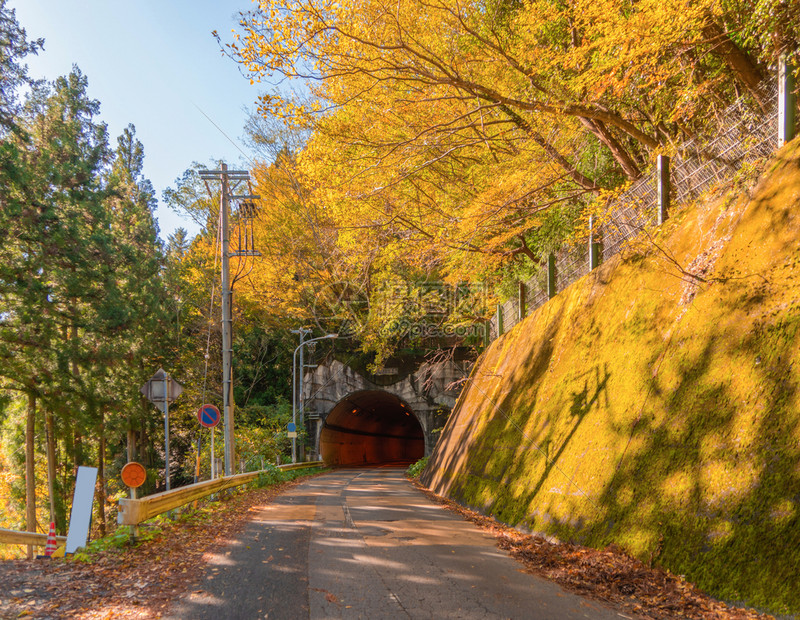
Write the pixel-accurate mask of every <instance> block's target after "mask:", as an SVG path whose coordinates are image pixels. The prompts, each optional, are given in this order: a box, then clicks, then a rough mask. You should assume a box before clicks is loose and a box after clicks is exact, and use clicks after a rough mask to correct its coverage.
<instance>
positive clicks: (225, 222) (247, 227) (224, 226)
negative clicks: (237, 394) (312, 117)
mask: <svg viewBox="0 0 800 620" xmlns="http://www.w3.org/2000/svg"><path fill="white" fill-rule="evenodd" d="M200 178H201V179H203V181H205V182H206V189H207V190H208V193H209V194H210V195H211V196H212V197H213V192H212V191H211V188H210V187H209V186H208V181H212V180H213V181H219V182H220V187H221V195H220V212H219V225H220V237H221V240H222V243H221V244H220V258H221V261H220V262H221V265H222V268H221V271H222V272H221V280H222V322H221V325H222V426H223V435H224V438H225V475H226V476H232V475H233V472H234V463H235V459H236V446H235V440H234V436H233V417H234V400H233V360H232V358H233V312H232V301H233V285H234V284H235V282H236V280H237V278H238V277H239V276H241V275H242V274H243V272H244V270H245V266H244V265H245V261H246V259H247V257H256V256H261V254H260V253H259V252H256V251H255V249H254V248H255V243H254V236H253V224H252V220H253V217H254V215H255V207H254V203H253V202H252V201H254V200H258V199H259V198H260V196H255V195H253V192H252V190H251V189H250V173H249V172H247V171H246V170H228V166H227V165H226V164H224V163H223V164H221V165H220V169H219V170H202V171H201V172H200ZM243 182H244V183H247V187H248V190H249V191H248V192H247V193H246V194H243V195H234V194H233V191H235V190H236V188H237V187H238V186H239V185H240V184H241V183H243ZM231 201H241V202H237V204H238V205H239V209H238V215H239V218H238V228H239V246H240V247H238V248H237V249H236V251H235V252H231V250H230V241H231V235H230V217H231ZM242 239H244V242H242ZM232 256H236V257H243V258H244V259H245V261H240V263H239V270H238V272H237V273H236V275H235V276H234V277H233V278H231V269H230V259H231V257H232ZM250 269H251V270H252V265H251V266H250ZM247 273H249V271H248V272H247ZM245 275H246V274H245Z"/></svg>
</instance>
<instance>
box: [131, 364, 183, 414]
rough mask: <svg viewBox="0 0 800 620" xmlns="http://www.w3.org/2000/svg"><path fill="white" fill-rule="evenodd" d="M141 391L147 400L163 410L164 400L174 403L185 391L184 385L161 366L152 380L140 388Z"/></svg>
mask: <svg viewBox="0 0 800 620" xmlns="http://www.w3.org/2000/svg"><path fill="white" fill-rule="evenodd" d="M139 391H140V392H141V393H142V394H144V395H145V397H146V398H147V400H149V401H150V402H151V403H153V404H154V405H155V406H156V407H160V408H161V409H162V410H163V404H164V402H165V401H166V402H167V403H172V402H173V401H174V400H175V399H176V398H178V396H180V395H181V392H183V386H182V385H181V384H180V383H178V382H177V381H175V379H173V378H172V377H170V376H169V375H168V374H167V373H166V372H164V369H163V368H159V369H158V370H157V371H156V373H155V374H154V375H153V376H152V377H150V380H149V381H148V382H147V383H145V384H144V385H143V386H142V387H141V388H139Z"/></svg>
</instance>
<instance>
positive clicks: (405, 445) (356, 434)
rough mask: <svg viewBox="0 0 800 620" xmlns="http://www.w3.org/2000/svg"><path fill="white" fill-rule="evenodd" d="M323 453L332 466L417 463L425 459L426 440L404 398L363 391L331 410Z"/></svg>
mask: <svg viewBox="0 0 800 620" xmlns="http://www.w3.org/2000/svg"><path fill="white" fill-rule="evenodd" d="M319 451H320V456H321V457H322V460H323V461H325V463H327V464H328V465H376V464H382V463H413V462H415V461H417V460H418V459H421V458H422V457H423V456H424V455H425V436H424V434H423V432H422V426H421V425H420V423H419V421H418V420H417V418H416V416H415V415H414V412H413V411H411V409H410V408H409V407H408V405H406V404H405V403H404V402H403V401H402V400H401V399H400V398H398V397H397V396H395V395H394V394H390V393H389V392H384V391H383V390H362V391H358V392H354V393H352V394H349V395H348V396H345V397H344V398H343V399H341V400H340V401H339V402H338V403H336V405H335V406H334V407H333V409H331V411H330V413H329V414H328V416H327V418H326V419H325V423H324V425H323V427H322V431H321V432H320V436H319Z"/></svg>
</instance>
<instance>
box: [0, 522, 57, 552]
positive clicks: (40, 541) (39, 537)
mask: <svg viewBox="0 0 800 620" xmlns="http://www.w3.org/2000/svg"><path fill="white" fill-rule="evenodd" d="M66 543H67V537H66V536H56V544H57V545H58V546H59V547H63V546H64V545H65V544H66ZM0 544H5V545H33V546H34V547H45V546H47V534H39V533H37V532H17V531H16V530H7V529H4V528H2V527H0Z"/></svg>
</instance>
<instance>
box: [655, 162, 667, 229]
mask: <svg viewBox="0 0 800 620" xmlns="http://www.w3.org/2000/svg"><path fill="white" fill-rule="evenodd" d="M656 179H657V183H658V225H659V226H661V224H663V223H664V222H666V221H667V218H668V217H669V191H670V181H669V157H667V156H666V155H659V156H658V164H657V175H656Z"/></svg>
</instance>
